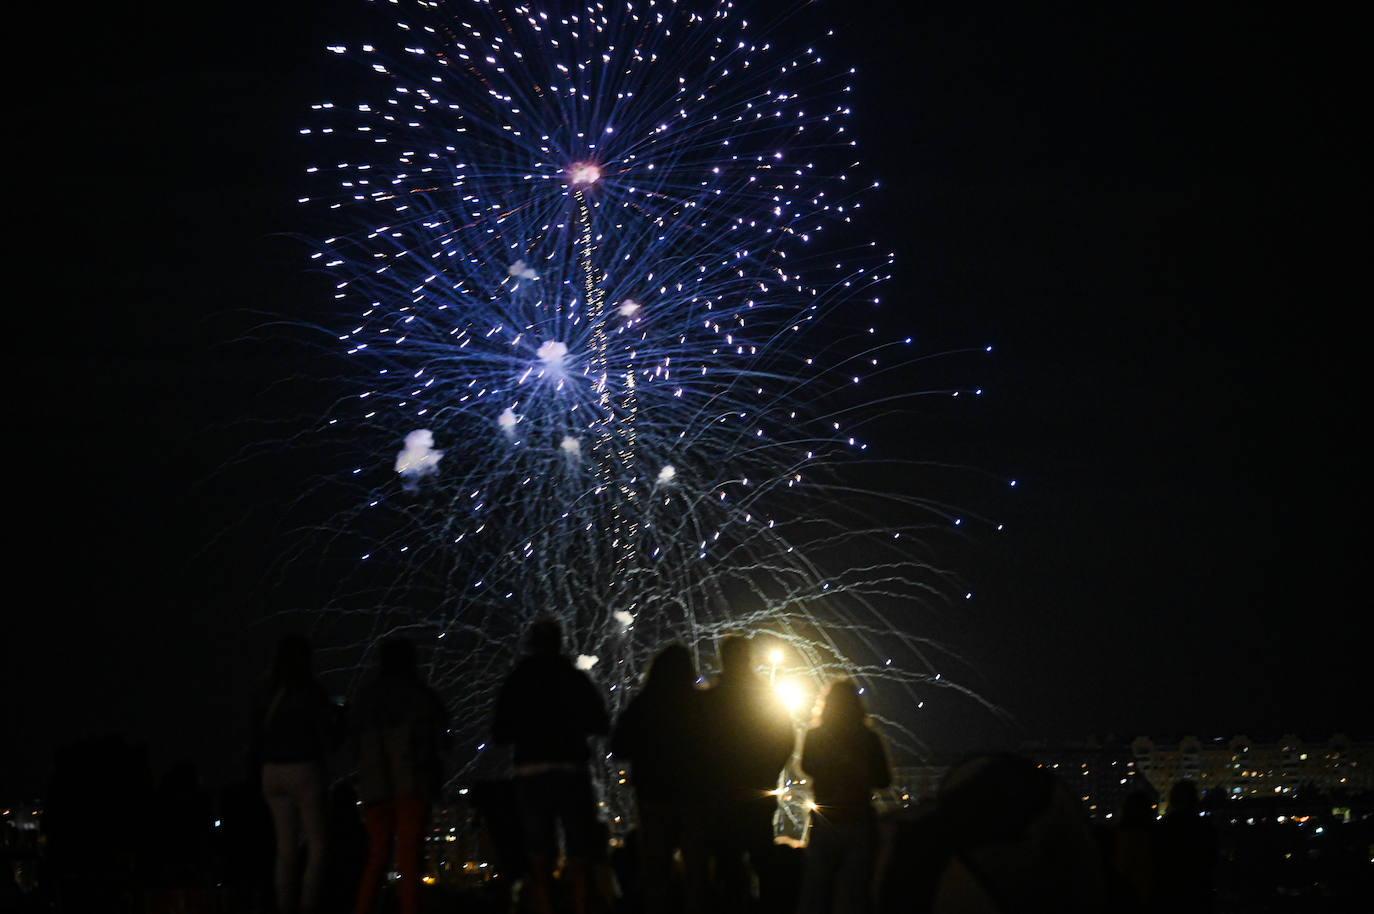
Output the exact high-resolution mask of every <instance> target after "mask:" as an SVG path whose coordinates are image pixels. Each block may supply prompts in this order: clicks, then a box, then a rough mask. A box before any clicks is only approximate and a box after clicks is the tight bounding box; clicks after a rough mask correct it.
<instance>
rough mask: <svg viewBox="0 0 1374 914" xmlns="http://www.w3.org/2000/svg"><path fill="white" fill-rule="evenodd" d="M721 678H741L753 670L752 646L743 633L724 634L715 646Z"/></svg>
mask: <svg viewBox="0 0 1374 914" xmlns="http://www.w3.org/2000/svg"><path fill="white" fill-rule="evenodd" d="M716 653H717V654H718V655H719V657H720V675H721V678H723V679H743V678H745V677H747V676H749V675H751V674H752V673H753V672H754V646H753V644H752V642H750V640H749V639H748V638H747V637H746V636H744V635H726V636H725V637H724V638H721V639H720V644H719V645H718V646H717V647H716Z"/></svg>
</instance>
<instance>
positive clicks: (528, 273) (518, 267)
mask: <svg viewBox="0 0 1374 914" xmlns="http://www.w3.org/2000/svg"><path fill="white" fill-rule="evenodd" d="M506 272H508V273H510V275H512V276H514V277H515V278H516V279H538V278H539V272H538V271H537V270H535V269H534V268H533V267H529V266H526V265H525V261H523V260H517V261H516V262H515V263H513V264H511V265H510V268H509V269H508V270H507V271H506Z"/></svg>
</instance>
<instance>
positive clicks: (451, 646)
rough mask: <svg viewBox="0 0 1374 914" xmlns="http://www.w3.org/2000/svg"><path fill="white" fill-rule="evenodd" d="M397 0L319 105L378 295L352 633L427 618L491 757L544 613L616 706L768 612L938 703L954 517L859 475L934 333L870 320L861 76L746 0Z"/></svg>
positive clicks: (913, 697)
mask: <svg viewBox="0 0 1374 914" xmlns="http://www.w3.org/2000/svg"><path fill="white" fill-rule="evenodd" d="M379 6H382V5H381V4H379ZM382 12H384V13H386V14H389V16H390V22H389V24H388V25H387V26H386V27H385V28H384V29H383V30H382V35H383V37H378V38H377V39H376V42H377V43H375V44H358V45H356V46H355V45H347V46H345V45H338V46H334V47H331V48H330V49H329V50H330V51H331V52H333V53H334V54H336V55H339V56H340V57H342V58H344V59H346V60H348V61H352V62H356V64H357V65H358V73H359V74H360V77H365V78H360V79H359V80H355V82H357V83H358V85H357V86H356V87H355V88H354V89H351V90H350V91H351V92H355V93H356V95H355V96H353V97H350V98H348V99H347V100H344V101H334V102H321V103H320V104H318V105H316V106H315V107H314V111H313V112H312V116H311V119H310V123H309V124H308V125H307V126H306V127H304V128H303V130H302V133H303V134H305V135H306V136H307V137H308V138H310V139H311V141H312V142H313V141H314V140H318V141H319V142H318V145H316V146H314V147H312V148H314V149H315V150H316V152H315V154H316V155H317V156H318V159H317V161H316V163H315V164H314V165H312V166H311V167H310V168H309V172H310V181H311V193H310V195H309V196H307V197H303V198H302V202H305V203H308V204H310V205H312V206H315V207H320V208H323V212H324V213H325V215H326V217H327V218H328V219H329V220H330V223H331V224H332V225H336V226H338V229H339V234H338V235H337V236H336V237H333V238H330V239H328V240H327V241H325V242H322V243H320V244H319V245H318V247H317V250H316V251H315V253H314V254H313V257H314V258H315V261H316V263H317V264H318V265H319V266H321V267H323V268H324V269H325V270H327V271H328V272H329V274H330V275H331V276H332V277H333V278H334V282H335V294H336V297H337V300H338V302H337V304H338V308H337V310H338V311H340V312H341V313H351V314H354V315H356V317H355V318H353V319H352V321H351V322H350V324H349V325H348V326H347V328H346V330H345V332H342V333H337V332H336V333H335V334H333V336H334V337H335V338H336V339H337V345H340V346H342V347H343V348H344V349H345V350H346V352H347V353H348V356H349V358H350V359H351V361H352V364H353V367H354V372H355V374H354V375H353V377H354V378H355V379H358V380H357V384H358V387H357V389H356V391H355V393H353V394H351V395H349V396H348V397H346V398H345V399H343V400H341V401H340V402H339V403H338V404H336V406H335V408H334V409H333V411H332V413H331V414H330V416H329V417H328V419H327V421H326V423H325V426H324V427H325V428H326V429H328V430H330V431H332V432H333V433H334V438H335V439H336V440H337V441H339V442H340V447H341V448H347V449H349V450H348V453H349V455H350V458H349V460H348V462H347V463H346V464H342V465H341V466H340V472H339V474H338V476H339V478H340V479H341V480H343V481H344V482H346V483H347V484H348V486H349V490H350V491H351V492H352V493H353V496H352V507H351V508H349V509H348V510H346V511H344V512H342V513H341V514H340V515H339V516H338V517H336V518H335V519H334V520H333V521H332V522H330V523H329V524H328V525H327V531H328V534H329V536H328V543H329V548H330V550H331V551H332V552H334V553H336V554H337V553H341V552H342V553H350V554H351V559H352V561H353V562H354V565H355V570H354V572H352V573H351V574H350V576H349V577H348V579H347V580H345V581H343V582H341V584H340V588H339V591H340V593H341V594H347V598H340V600H338V601H336V604H335V613H334V615H335V616H336V617H337V620H345V621H341V622H340V624H341V625H343V626H344V627H347V626H349V625H352V626H354V627H355V628H356V629H357V631H356V632H355V636H356V637H357V639H358V643H360V644H365V643H371V641H373V640H374V639H375V638H376V637H377V636H378V635H381V634H385V633H388V632H393V631H398V630H404V631H408V632H411V633H412V634H415V635H417V636H423V637H425V638H427V639H432V643H434V644H435V645H436V646H437V647H438V648H439V650H436V652H435V676H436V678H437V679H438V681H439V684H440V685H441V686H446V687H448V689H449V690H450V693H451V694H453V695H455V696H460V700H461V701H462V702H464V703H465V704H466V705H467V706H468V707H466V708H465V709H464V711H465V713H461V714H459V715H457V719H459V720H461V721H464V722H465V723H464V726H466V727H468V730H467V732H465V733H464V734H462V739H461V740H460V759H459V761H460V763H461V764H462V765H463V767H464V768H465V769H470V768H471V766H473V765H475V764H476V763H477V762H478V761H479V760H480V758H481V751H480V747H481V745H482V743H483V738H482V736H481V733H482V730H483V728H484V724H485V720H486V715H485V713H484V709H485V707H486V706H487V703H488V702H489V701H490V698H491V692H492V690H493V689H494V688H495V686H496V684H497V683H498V682H499V680H500V676H501V675H502V674H503V673H504V672H505V670H506V669H507V668H508V667H509V664H510V662H511V659H512V650H513V647H514V645H515V644H516V643H517V639H518V635H519V633H520V632H521V631H522V630H523V628H524V627H525V625H526V624H527V623H528V622H529V621H530V620H531V619H532V618H533V617H534V616H536V615H539V614H542V613H553V614H555V615H557V616H558V617H560V618H561V619H562V620H563V622H564V624H565V627H566V629H567V631H568V633H569V636H570V640H571V642H572V647H573V652H574V653H575V654H578V655H581V657H582V664H583V665H584V666H586V667H588V668H590V669H591V671H592V675H593V676H594V677H595V678H596V679H598V681H600V682H601V683H603V685H604V686H605V687H606V688H607V690H608V695H609V696H610V699H611V704H612V707H613V708H614V707H616V706H618V704H619V701H620V696H621V695H623V694H624V691H625V686H627V685H629V684H631V683H633V681H634V680H635V677H636V676H637V674H638V672H639V670H640V669H641V667H642V665H643V663H644V661H645V660H646V659H647V657H648V656H650V655H651V654H652V653H653V652H654V651H656V650H657V649H658V648H660V647H662V646H663V645H664V644H665V643H666V642H668V641H670V640H681V641H683V642H685V643H687V644H689V645H690V646H691V647H692V648H693V649H694V650H700V649H701V648H702V646H704V645H707V644H709V642H710V641H711V640H712V639H713V638H714V637H716V636H717V635H719V634H720V633H722V632H724V631H728V630H740V629H746V630H755V631H762V632H767V633H769V634H770V635H771V636H772V637H773V638H775V639H776V640H777V642H778V643H779V644H786V645H788V646H789V651H788V653H787V654H786V657H787V659H786V661H785V662H784V664H783V668H782V670H783V675H784V677H796V676H800V677H802V678H803V679H804V680H805V681H807V682H809V683H811V687H812V688H814V687H815V685H816V684H818V683H819V682H821V681H822V680H823V679H825V678H828V677H829V676H831V675H833V674H835V673H838V672H841V671H843V672H845V673H848V674H851V675H856V676H857V677H858V678H859V679H860V681H867V680H873V681H876V680H877V678H878V677H881V679H882V681H883V682H884V683H886V684H888V685H890V686H891V687H892V688H894V689H896V690H899V691H901V692H902V693H903V694H904V695H906V696H908V697H909V698H910V704H911V705H912V706H913V707H914V706H915V704H916V703H917V702H918V701H919V700H920V697H919V695H918V694H917V692H918V690H921V689H925V688H928V687H929V686H930V685H931V684H933V683H936V682H937V681H939V677H938V674H937V673H936V672H935V667H934V666H933V664H932V662H931V661H930V660H929V658H928V653H929V651H930V645H929V644H927V643H926V642H925V641H924V640H923V639H921V638H920V637H919V636H917V635H915V634H913V632H914V631H915V630H916V628H915V626H914V625H913V622H912V619H911V617H910V616H908V615H904V614H905V613H910V612H911V611H912V610H913V608H914V607H916V606H918V605H920V604H921V603H922V602H923V601H926V600H928V599H930V598H938V597H941V596H943V595H945V594H947V593H948V592H949V587H948V582H947V581H946V579H945V577H944V575H942V574H941V573H940V572H939V571H938V570H936V569H935V568H933V567H931V566H929V565H927V564H926V563H925V562H923V561H922V560H921V559H920V558H919V557H918V556H919V555H921V554H922V552H921V550H919V549H918V548H917V540H918V539H919V534H920V532H921V531H922V530H923V529H926V528H929V527H931V526H945V525H947V524H948V522H949V518H948V517H947V516H946V514H945V512H943V511H942V510H940V509H939V508H938V507H934V506H932V505H931V504H930V503H929V502H928V501H925V500H923V499H921V498H919V497H916V496H911V495H905V496H896V495H877V494H875V493H873V492H872V491H870V490H869V488H867V487H865V486H864V485H863V483H862V482H861V480H862V477H863V473H864V472H865V471H864V469H863V468H864V467H865V466H866V465H867V464H868V462H869V456H868V455H867V453H866V450H867V444H866V443H865V442H864V441H863V440H862V439H860V438H858V437H856V436H855V432H854V431H853V430H852V429H851V425H854V424H855V417H856V416H858V415H860V414H861V410H862V408H863V406H864V404H865V403H870V402H872V399H873V398H872V397H869V396H868V394H867V391H868V387H866V386H865V381H866V379H869V378H871V377H872V376H873V375H875V374H880V373H882V372H885V371H890V370H891V369H892V368H893V367H895V366H898V365H901V364H904V363H906V362H908V361H909V355H908V353H909V352H910V346H909V342H910V341H909V340H906V339H895V340H884V339H882V338H881V335H880V334H879V333H878V332H877V331H876V329H875V328H874V327H872V326H870V324H869V323H868V322H869V321H870V320H871V317H870V315H871V313H872V311H873V310H874V309H875V308H876V307H877V306H878V305H879V304H880V298H881V297H880V294H879V290H880V288H881V286H882V284H883V283H884V282H885V281H886V280H888V278H889V269H890V266H891V256H890V255H889V254H888V253H886V252H885V251H884V250H883V249H881V248H879V247H877V246H876V245H875V244H873V243H871V242H866V241H856V237H857V236H856V226H857V225H858V224H859V220H858V218H857V217H858V215H859V214H860V213H861V206H862V198H863V194H864V193H865V192H867V191H870V190H871V189H872V188H873V187H875V186H876V185H875V184H874V183H873V182H872V181H871V180H870V179H865V178H862V177H860V175H859V173H858V168H859V162H858V155H857V147H856V144H855V142H854V140H853V139H852V138H851V136H850V133H849V128H848V125H849V116H850V91H851V82H850V80H851V71H850V70H849V69H847V68H846V67H844V66H837V65H834V64H832V63H831V62H830V61H829V59H828V58H827V56H826V55H825V54H823V53H822V44H816V45H811V46H807V45H799V46H792V45H791V43H790V42H789V43H788V46H787V47H786V48H784V47H779V46H775V44H774V43H773V40H772V39H771V38H770V30H769V29H767V28H764V29H757V28H755V27H754V26H753V25H752V24H751V23H749V22H748V21H747V17H746V16H743V15H742V14H741V13H740V12H739V11H737V10H736V9H735V7H734V5H733V4H731V3H728V2H717V3H714V4H710V3H706V4H702V6H701V8H700V9H696V8H694V7H693V6H692V5H690V4H687V3H672V2H667V3H665V2H639V0H632V2H620V3H617V4H605V5H603V4H600V3H592V4H587V5H585V6H579V7H576V8H572V7H569V8H566V9H563V10H561V11H557V12H556V11H555V9H554V8H553V7H549V8H540V7H538V6H535V5H511V6H505V5H502V4H498V3H488V2H475V0H474V2H469V3H446V4H440V3H424V2H420V3H411V4H404V3H391V4H387V5H385V6H384V7H383V9H382ZM823 38H824V36H822V40H823ZM883 505H887V508H883V507H882V506H883ZM875 517H881V520H877V519H875ZM709 658H710V652H709V651H706V652H705V656H703V658H702V659H703V660H708V659H709ZM894 658H895V662H894ZM941 684H943V683H941Z"/></svg>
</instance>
